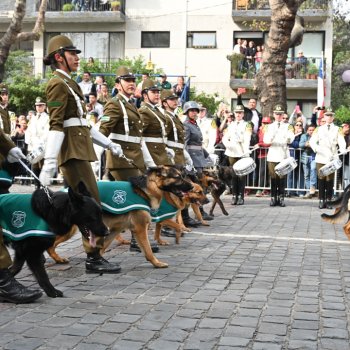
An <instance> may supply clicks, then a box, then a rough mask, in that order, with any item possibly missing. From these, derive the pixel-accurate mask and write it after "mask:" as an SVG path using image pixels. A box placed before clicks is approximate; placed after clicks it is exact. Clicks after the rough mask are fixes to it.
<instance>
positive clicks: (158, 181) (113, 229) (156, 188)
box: [48, 166, 192, 268]
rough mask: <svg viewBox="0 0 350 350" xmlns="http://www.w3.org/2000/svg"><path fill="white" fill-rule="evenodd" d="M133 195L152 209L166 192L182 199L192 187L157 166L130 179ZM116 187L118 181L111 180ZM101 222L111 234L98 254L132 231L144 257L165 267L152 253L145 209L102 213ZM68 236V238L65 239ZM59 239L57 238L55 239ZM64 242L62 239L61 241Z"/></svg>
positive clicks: (171, 171)
mask: <svg viewBox="0 0 350 350" xmlns="http://www.w3.org/2000/svg"><path fill="white" fill-rule="evenodd" d="M129 181H130V183H131V184H132V187H133V190H134V192H135V193H137V194H138V195H140V196H141V197H143V198H144V199H146V200H147V201H148V202H149V203H150V207H151V208H152V209H158V208H159V206H160V202H161V200H162V198H163V194H164V193H165V192H171V193H173V194H175V195H176V196H178V197H182V196H183V195H184V193H185V192H187V191H189V190H191V189H192V184H191V183H190V182H189V181H186V180H185V179H184V178H183V176H182V174H181V172H180V171H179V170H178V169H176V168H175V167H171V166H159V167H155V168H150V169H149V170H148V171H147V172H146V174H144V175H142V176H137V177H131V178H129ZM110 184H112V185H113V184H114V185H115V186H116V187H117V181H112V182H111V183H110ZM102 216H103V222H104V223H105V224H106V226H107V227H108V228H109V231H110V234H109V235H108V236H107V237H106V238H105V244H104V247H103V249H102V251H101V254H103V253H104V252H105V250H106V249H107V248H108V247H109V245H110V244H111V243H112V241H113V240H114V239H116V238H117V237H118V236H119V235H120V233H121V232H123V231H124V230H127V229H129V230H131V231H132V232H133V234H134V236H135V239H136V241H137V243H138V245H139V247H140V248H141V251H142V252H143V254H144V256H145V258H146V260H147V261H149V262H150V263H151V264H152V265H153V266H154V267H158V268H161V267H168V264H167V263H164V262H161V261H159V260H158V259H157V258H156V257H155V256H154V254H153V252H152V249H151V246H150V244H149V240H148V227H149V225H150V223H151V215H150V213H149V212H148V211H147V210H143V209H136V210H130V211H129V212H127V213H124V214H113V213H110V212H108V211H106V210H103V215H102ZM64 238H65V237H64ZM68 238H69V236H67V239H68ZM58 239H60V238H58ZM60 241H61V242H63V241H64V239H63V237H62V239H61V240H60ZM48 253H49V254H50V256H51V257H52V258H53V259H54V260H55V261H56V262H57V260H56V259H55V255H52V254H51V253H50V251H48Z"/></svg>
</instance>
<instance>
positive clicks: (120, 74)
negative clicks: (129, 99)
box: [117, 66, 135, 80]
mask: <svg viewBox="0 0 350 350" xmlns="http://www.w3.org/2000/svg"><path fill="white" fill-rule="evenodd" d="M128 78H131V79H135V75H134V74H133V73H132V72H131V70H130V69H129V68H128V67H125V66H119V67H118V69H117V80H120V79H128Z"/></svg>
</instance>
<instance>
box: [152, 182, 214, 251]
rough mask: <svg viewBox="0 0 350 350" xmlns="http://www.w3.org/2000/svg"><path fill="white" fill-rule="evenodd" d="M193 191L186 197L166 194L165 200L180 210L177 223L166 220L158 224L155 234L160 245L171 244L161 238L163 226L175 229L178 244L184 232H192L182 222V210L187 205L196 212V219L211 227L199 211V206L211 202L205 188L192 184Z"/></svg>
mask: <svg viewBox="0 0 350 350" xmlns="http://www.w3.org/2000/svg"><path fill="white" fill-rule="evenodd" d="M192 186H193V188H192V190H190V191H188V192H187V193H186V194H185V195H184V196H182V197H178V196H176V195H174V194H173V193H170V192H164V198H165V200H166V201H167V202H168V203H170V204H171V205H173V206H174V207H176V208H177V209H178V212H177V214H176V221H175V220H172V219H166V220H163V221H161V222H157V223H156V229H155V233H154V240H155V241H157V242H158V244H160V245H168V244H169V243H168V242H167V241H164V240H162V239H161V238H160V232H161V228H162V226H166V227H170V228H173V229H175V232H176V238H175V240H176V243H177V244H178V243H179V242H180V237H181V234H182V232H191V229H189V228H187V227H186V226H185V225H184V222H183V220H182V216H181V210H182V209H184V208H185V206H187V205H191V207H192V210H193V211H194V213H195V215H196V217H197V219H198V220H200V221H201V223H202V225H204V226H209V224H208V223H207V222H206V221H205V220H203V217H202V214H201V212H200V210H199V206H200V205H202V204H206V203H208V202H209V200H208V198H207V196H206V195H205V193H204V191H203V188H202V187H201V186H200V185H198V184H196V183H194V182H192Z"/></svg>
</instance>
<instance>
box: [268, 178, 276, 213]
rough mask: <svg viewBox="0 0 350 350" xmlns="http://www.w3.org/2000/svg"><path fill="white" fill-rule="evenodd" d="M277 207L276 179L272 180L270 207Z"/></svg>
mask: <svg viewBox="0 0 350 350" xmlns="http://www.w3.org/2000/svg"><path fill="white" fill-rule="evenodd" d="M276 205H277V188H276V179H273V178H271V200H270V207H275V206H276Z"/></svg>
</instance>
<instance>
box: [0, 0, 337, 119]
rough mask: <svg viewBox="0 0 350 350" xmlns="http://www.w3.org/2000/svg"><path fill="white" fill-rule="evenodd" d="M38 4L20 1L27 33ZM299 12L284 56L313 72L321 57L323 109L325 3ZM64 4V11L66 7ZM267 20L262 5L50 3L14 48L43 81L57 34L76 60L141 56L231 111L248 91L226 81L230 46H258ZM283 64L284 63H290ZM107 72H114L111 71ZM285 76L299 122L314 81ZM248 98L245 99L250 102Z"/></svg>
mask: <svg viewBox="0 0 350 350" xmlns="http://www.w3.org/2000/svg"><path fill="white" fill-rule="evenodd" d="M38 2H39V1H38V0H27V12H26V17H25V21H24V30H31V29H32V28H33V25H34V23H35V20H36V17H37V13H38V12H37V11H38ZM306 3H307V5H304V8H302V9H300V11H299V14H300V15H301V16H303V17H304V19H305V20H306V24H307V31H306V33H305V35H304V40H303V43H302V44H301V45H300V47H296V48H293V49H291V50H290V53H289V56H290V62H292V60H293V58H294V57H295V56H296V53H297V51H299V50H300V49H301V50H303V51H304V54H305V56H306V57H307V58H308V62H309V63H308V66H309V67H310V66H316V67H317V66H318V65H319V61H320V59H321V55H322V54H323V55H324V58H325V64H324V67H325V79H326V84H325V86H326V104H329V101H330V88H331V84H330V82H331V80H330V77H331V61H332V60H331V57H332V20H331V9H330V8H328V5H327V4H328V1H326V0H308V1H307V2H306ZM67 5H68V6H67ZM13 8H14V4H13V1H12V0H2V1H1V4H0V33H1V32H4V31H5V30H6V29H7V27H8V25H9V23H10V19H11V16H12V11H13ZM270 17H271V11H270V10H269V6H268V1H267V0H266V1H263V0H256V1H251V0H233V1H232V2H226V3H225V2H223V1H220V0H211V1H209V0H177V1H168V0H164V1H159V0H148V1H140V0H122V1H110V0H49V1H48V9H47V12H46V16H45V18H46V21H45V23H46V24H45V33H44V35H43V36H42V37H41V39H40V40H39V41H38V42H34V43H20V44H17V46H18V47H20V48H22V49H26V50H32V52H33V59H34V63H35V72H36V73H40V74H43V69H44V67H43V64H42V58H43V56H44V53H45V50H46V46H47V43H48V40H49V39H50V38H51V37H52V36H53V35H56V34H64V35H67V36H69V37H71V38H72V40H73V41H74V43H75V44H76V46H77V47H79V48H80V49H81V50H82V54H81V57H84V58H88V57H93V58H95V59H96V58H98V59H100V60H104V61H108V60H111V59H117V58H123V57H130V58H132V57H137V56H139V55H142V56H144V57H145V59H146V60H148V59H149V58H150V57H151V60H152V62H153V63H154V64H155V65H156V67H157V68H162V69H163V70H164V72H165V73H167V75H168V76H169V79H168V80H169V81H170V82H172V83H175V82H176V76H178V75H184V76H191V77H192V78H191V86H195V87H196V90H197V91H198V92H200V91H205V92H207V93H218V95H219V96H220V97H222V98H224V99H225V100H226V101H227V102H229V103H231V104H235V99H236V94H235V89H237V88H238V87H246V88H248V91H251V90H249V88H251V87H252V86H253V78H254V72H252V71H251V72H249V71H248V72H247V69H245V72H242V74H241V75H240V76H238V77H237V76H232V67H231V62H230V61H229V60H228V59H227V56H228V55H231V54H232V52H233V47H234V44H235V43H236V41H237V39H239V38H240V39H243V40H244V39H245V40H247V41H254V43H255V44H256V45H259V46H261V45H263V44H264V42H265V40H266V37H267V35H268V33H267V31H264V30H261V29H259V30H256V29H255V30H254V29H252V28H253V27H254V26H253V25H252V23H253V22H254V21H255V22H256V21H261V22H265V23H267V24H268V22H269V20H270ZM290 62H289V63H290ZM111 73H113V72H111ZM306 73H307V72H306V71H301V72H300V74H299V73H298V74H295V72H293V73H292V74H290V73H289V72H288V67H287V66H286V77H287V91H288V92H287V97H288V110H289V111H292V110H293V106H295V105H296V104H299V105H300V106H301V108H302V110H303V111H304V113H305V114H306V115H309V114H311V111H312V108H313V106H314V105H315V104H316V96H317V80H310V79H307V77H306ZM250 96H253V94H252V93H251V94H249V93H248V94H247V95H246V96H245V98H249V97H250Z"/></svg>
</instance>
